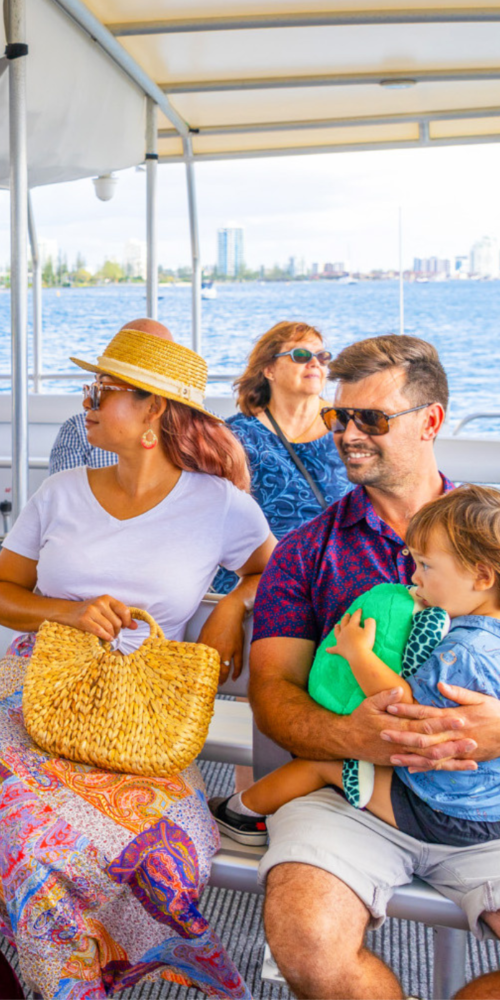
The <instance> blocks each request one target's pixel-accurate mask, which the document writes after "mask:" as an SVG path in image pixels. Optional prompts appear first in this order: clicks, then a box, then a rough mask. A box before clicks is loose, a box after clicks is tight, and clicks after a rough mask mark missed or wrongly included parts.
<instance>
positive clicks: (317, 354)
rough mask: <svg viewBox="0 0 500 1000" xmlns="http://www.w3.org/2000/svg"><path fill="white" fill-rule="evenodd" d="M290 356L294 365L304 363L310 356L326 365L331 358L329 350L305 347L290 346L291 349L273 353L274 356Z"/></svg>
mask: <svg viewBox="0 0 500 1000" xmlns="http://www.w3.org/2000/svg"><path fill="white" fill-rule="evenodd" d="M288 355H289V356H290V357H291V359H292V361H295V364H296V365H306V364H307V362H308V361H310V360H311V358H316V360H317V361H319V363H320V365H327V364H328V362H329V361H331V360H332V354H331V351H309V350H308V349H307V347H292V350H291V351H281V353H280V354H275V355H274V357H275V358H285V357H287V356H288Z"/></svg>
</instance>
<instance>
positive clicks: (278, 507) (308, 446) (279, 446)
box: [213, 321, 351, 593]
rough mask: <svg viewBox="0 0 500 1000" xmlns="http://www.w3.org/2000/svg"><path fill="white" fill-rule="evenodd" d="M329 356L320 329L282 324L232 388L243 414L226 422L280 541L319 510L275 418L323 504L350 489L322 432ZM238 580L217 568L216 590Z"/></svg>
mask: <svg viewBox="0 0 500 1000" xmlns="http://www.w3.org/2000/svg"><path fill="white" fill-rule="evenodd" d="M330 359H331V354H330V352H329V351H327V350H325V347H324V344H323V338H322V336H321V334H320V333H319V331H318V330H316V329H315V328H314V327H312V326H309V325H308V324H306V323H296V322H286V321H285V322H282V323H277V324H276V325H275V326H273V327H272V329H271V330H268V331H267V333H265V334H264V335H263V336H262V337H260V339H259V340H258V341H257V343H256V344H255V346H254V348H253V350H252V353H251V354H250V357H249V360H248V364H247V367H246V369H245V371H244V372H243V374H242V375H241V376H240V377H239V378H238V379H236V382H235V383H234V384H235V388H236V389H237V393H238V395H237V403H238V406H239V409H240V411H241V412H240V413H237V414H236V415H235V416H233V417H230V418H229V420H228V424H229V426H230V427H231V430H232V431H233V432H234V434H236V436H237V437H238V438H239V440H240V441H241V443H242V444H243V446H244V448H245V450H246V453H247V458H248V464H249V466H250V473H251V479H252V486H251V490H252V495H253V496H254V497H255V499H256V500H257V503H258V504H259V505H260V507H261V508H262V510H263V511H264V514H265V515H266V518H267V520H268V522H269V527H270V528H271V531H272V532H273V534H274V535H275V536H276V538H278V539H279V538H282V537H283V535H286V534H287V533H288V532H289V531H292V529H293V528H298V527H300V526H301V525H302V524H304V523H305V522H306V521H310V520H311V519H312V518H313V517H316V515H317V514H320V513H321V511H322V509H323V508H322V505H321V502H320V500H319V499H318V498H317V496H316V495H315V493H314V492H313V489H312V487H311V485H310V484H309V483H308V482H307V480H306V479H305V477H304V475H303V474H302V473H301V472H300V471H299V469H298V468H297V466H296V465H295V463H294V461H293V459H292V457H291V456H290V454H289V453H288V451H287V449H286V447H285V445H284V444H283V442H282V440H281V439H280V437H279V435H278V433H277V430H276V429H275V425H274V424H273V421H274V422H275V423H276V424H277V425H278V427H279V428H280V430H281V431H282V433H283V434H284V436H285V437H286V438H287V440H288V441H289V442H290V443H291V444H292V446H293V449H294V451H295V452H296V454H297V456H298V457H299V459H300V460H301V461H302V463H303V465H304V466H305V468H306V469H307V471H308V473H309V474H310V476H311V477H312V479H313V481H314V483H315V484H316V487H317V488H318V489H319V492H320V494H322V495H323V497H324V500H325V501H326V504H327V505H329V504H331V503H333V502H334V501H335V500H338V499H339V498H340V497H342V496H344V494H345V493H346V492H347V491H348V490H349V489H350V488H351V486H350V484H349V482H348V480H347V477H346V473H345V469H344V466H343V464H342V462H341V460H340V458H339V455H338V452H337V449H336V447H335V444H334V440H333V435H332V434H329V433H328V432H325V425H324V423H323V421H322V419H321V416H320V411H321V407H322V406H323V405H324V402H323V400H322V399H321V393H322V391H323V389H324V385H325V381H326V375H327V365H328V362H329V360H330ZM235 583H236V577H235V576H234V574H232V573H229V572H228V571H227V570H219V572H218V573H217V575H216V577H215V580H214V583H213V587H214V590H216V591H218V592H219V593H227V592H228V591H229V590H231V589H232V587H233V586H234V585H235Z"/></svg>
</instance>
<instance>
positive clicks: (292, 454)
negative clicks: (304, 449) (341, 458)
mask: <svg viewBox="0 0 500 1000" xmlns="http://www.w3.org/2000/svg"><path fill="white" fill-rule="evenodd" d="M264 413H265V414H266V417H267V419H268V420H269V423H270V424H272V426H273V427H274V429H275V431H276V434H277V435H278V437H279V439H280V441H281V443H282V444H284V446H285V448H286V450H287V452H288V454H289V455H290V458H291V459H292V462H294V463H295V465H296V466H297V468H298V470H299V472H301V473H302V475H303V476H304V479H305V480H306V482H307V483H308V484H309V486H310V487H311V489H312V491H313V493H314V496H315V497H316V500H317V501H318V503H319V505H320V506H321V507H322V508H323V510H325V509H326V508H327V507H328V504H327V502H326V500H325V498H324V496H323V494H322V492H321V490H320V488H319V486H316V483H315V482H314V479H313V477H312V476H311V473H310V472H308V471H307V469H306V467H305V465H304V463H303V462H302V461H301V459H300V458H299V456H298V455H297V452H296V451H295V448H293V447H292V445H291V443H290V441H289V440H288V438H286V437H285V435H284V434H283V431H282V430H281V427H280V425H279V424H278V423H276V420H275V419H274V417H273V415H272V413H271V411H270V410H269V409H268V408H267V407H266V409H265V410H264Z"/></svg>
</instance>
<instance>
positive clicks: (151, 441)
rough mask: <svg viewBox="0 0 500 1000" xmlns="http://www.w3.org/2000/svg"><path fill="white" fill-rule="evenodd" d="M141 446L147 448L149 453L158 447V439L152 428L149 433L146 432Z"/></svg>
mask: <svg viewBox="0 0 500 1000" xmlns="http://www.w3.org/2000/svg"><path fill="white" fill-rule="evenodd" d="M141 444H142V447H143V448H147V449H148V451H149V450H150V449H151V448H155V447H156V445H157V444H158V438H157V437H156V434H155V432H154V430H153V429H152V428H151V427H150V428H149V429H148V430H147V431H144V434H143V435H142V437H141Z"/></svg>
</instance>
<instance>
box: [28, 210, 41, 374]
mask: <svg viewBox="0 0 500 1000" xmlns="http://www.w3.org/2000/svg"><path fill="white" fill-rule="evenodd" d="M28 233H29V238H30V247H31V277H32V286H31V291H32V298H33V391H34V392H40V389H41V380H40V375H41V373H42V262H41V260H40V252H39V249H38V240H37V235H36V225H35V216H34V212H33V202H32V200H31V191H28Z"/></svg>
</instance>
